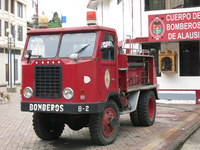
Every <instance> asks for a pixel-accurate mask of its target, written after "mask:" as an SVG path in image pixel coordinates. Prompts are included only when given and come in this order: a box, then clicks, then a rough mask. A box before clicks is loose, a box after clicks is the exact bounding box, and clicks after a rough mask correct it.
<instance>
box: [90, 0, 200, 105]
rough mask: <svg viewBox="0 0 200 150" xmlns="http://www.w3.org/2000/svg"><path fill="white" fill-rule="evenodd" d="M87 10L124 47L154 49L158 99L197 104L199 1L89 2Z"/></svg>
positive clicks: (199, 73) (116, 0)
mask: <svg viewBox="0 0 200 150" xmlns="http://www.w3.org/2000/svg"><path fill="white" fill-rule="evenodd" d="M88 8H91V9H94V10H96V12H97V21H98V25H103V26H108V27H112V28H115V29H116V30H117V33H118V36H119V41H123V44H124V45H125V44H126V45H127V46H128V47H130V48H132V49H148V50H151V49H153V50H154V56H155V64H156V73H157V81H158V83H159V85H160V86H159V97H160V98H164V99H180V100H194V101H195V102H196V103H198V104H200V85H199V84H198V83H200V41H199V40H200V33H199V31H198V30H199V29H200V12H199V10H200V1H196V0H176V1H174V0H90V1H89V3H88ZM129 43H130V44H129ZM126 45H125V46H126ZM131 53H134V50H133V51H131ZM167 66H168V67H167Z"/></svg>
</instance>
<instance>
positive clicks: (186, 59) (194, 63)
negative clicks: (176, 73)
mask: <svg viewBox="0 0 200 150" xmlns="http://www.w3.org/2000/svg"><path fill="white" fill-rule="evenodd" d="M199 46H200V44H199V41H185V42H180V76H200V68H199V64H200V57H199V54H200V52H199V51H200V50H199Z"/></svg>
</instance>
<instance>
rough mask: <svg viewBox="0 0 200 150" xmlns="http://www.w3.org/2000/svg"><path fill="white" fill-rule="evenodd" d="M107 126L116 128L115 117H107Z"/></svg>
mask: <svg viewBox="0 0 200 150" xmlns="http://www.w3.org/2000/svg"><path fill="white" fill-rule="evenodd" d="M108 126H109V127H110V128H111V129H113V128H115V127H116V126H117V119H116V118H115V117H113V116H112V117H109V122H108Z"/></svg>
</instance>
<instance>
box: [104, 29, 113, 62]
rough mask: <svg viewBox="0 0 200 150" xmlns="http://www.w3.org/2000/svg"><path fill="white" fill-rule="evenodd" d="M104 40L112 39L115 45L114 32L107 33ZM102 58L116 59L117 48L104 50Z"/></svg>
mask: <svg viewBox="0 0 200 150" xmlns="http://www.w3.org/2000/svg"><path fill="white" fill-rule="evenodd" d="M104 41H112V42H113V45H115V40H114V36H113V35H112V34H108V33H105V34H104ZM102 60H115V50H114V49H111V50H106V51H102Z"/></svg>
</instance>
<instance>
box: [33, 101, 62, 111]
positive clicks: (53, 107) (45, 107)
mask: <svg viewBox="0 0 200 150" xmlns="http://www.w3.org/2000/svg"><path fill="white" fill-rule="evenodd" d="M29 111H39V112H41V111H42V112H63V111H64V105H63V104H32V103H31V104H29Z"/></svg>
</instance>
